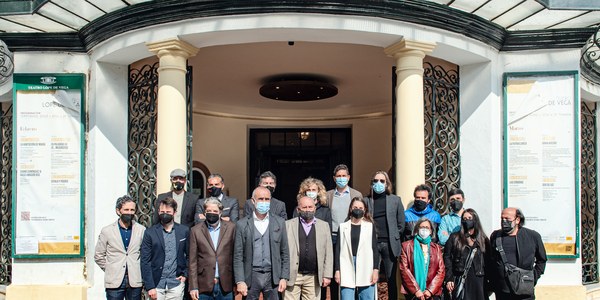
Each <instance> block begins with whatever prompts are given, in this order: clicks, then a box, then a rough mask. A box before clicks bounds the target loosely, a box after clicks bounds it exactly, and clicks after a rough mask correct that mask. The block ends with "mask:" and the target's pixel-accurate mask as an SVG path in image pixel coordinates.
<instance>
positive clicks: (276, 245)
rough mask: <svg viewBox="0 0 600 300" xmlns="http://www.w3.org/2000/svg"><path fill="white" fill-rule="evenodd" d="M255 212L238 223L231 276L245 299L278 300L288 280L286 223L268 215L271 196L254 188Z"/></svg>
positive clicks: (288, 261) (265, 190) (260, 189)
mask: <svg viewBox="0 0 600 300" xmlns="http://www.w3.org/2000/svg"><path fill="white" fill-rule="evenodd" d="M252 201H253V204H254V206H255V207H256V209H255V210H254V213H252V215H249V216H246V217H244V218H243V219H241V220H239V221H238V222H237V226H236V233H235V244H234V250H233V274H234V278H235V282H236V284H237V291H238V292H239V293H241V294H242V296H244V297H245V298H247V299H251V300H254V299H258V298H259V296H260V293H261V292H262V293H263V299H265V300H277V299H278V293H277V292H280V293H281V292H283V291H285V288H286V281H287V280H288V279H289V278H290V257H289V254H290V253H289V250H288V243H287V235H286V230H285V221H284V220H283V219H282V218H281V217H279V216H276V215H273V214H270V213H269V207H270V203H271V192H269V190H268V189H267V188H265V187H261V186H259V187H257V188H256V189H254V191H253V192H252Z"/></svg>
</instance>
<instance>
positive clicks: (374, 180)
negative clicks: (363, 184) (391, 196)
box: [373, 179, 385, 184]
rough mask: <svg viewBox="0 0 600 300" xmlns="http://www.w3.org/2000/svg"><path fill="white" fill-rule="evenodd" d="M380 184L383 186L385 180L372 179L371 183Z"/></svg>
mask: <svg viewBox="0 0 600 300" xmlns="http://www.w3.org/2000/svg"><path fill="white" fill-rule="evenodd" d="M377 182H381V183H384V184H385V179H373V183H377Z"/></svg>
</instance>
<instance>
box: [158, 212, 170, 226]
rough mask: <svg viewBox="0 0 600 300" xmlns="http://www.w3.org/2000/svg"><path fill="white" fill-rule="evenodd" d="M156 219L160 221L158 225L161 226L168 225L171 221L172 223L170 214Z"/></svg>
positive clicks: (161, 215)
mask: <svg viewBox="0 0 600 300" xmlns="http://www.w3.org/2000/svg"><path fill="white" fill-rule="evenodd" d="M158 218H159V219H160V223H161V224H163V225H166V224H169V223H171V221H173V215H170V214H160V216H158Z"/></svg>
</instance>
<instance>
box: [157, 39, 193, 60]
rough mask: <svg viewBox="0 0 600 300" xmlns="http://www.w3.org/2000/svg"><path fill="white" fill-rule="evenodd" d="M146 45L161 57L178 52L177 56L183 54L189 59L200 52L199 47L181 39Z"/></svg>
mask: <svg viewBox="0 0 600 300" xmlns="http://www.w3.org/2000/svg"><path fill="white" fill-rule="evenodd" d="M146 47H148V50H150V52H152V53H154V54H156V56H158V57H159V58H160V57H161V56H163V55H165V54H167V53H171V54H174V53H177V54H176V56H182V57H185V58H186V59H187V58H189V57H192V56H194V55H196V53H198V48H196V47H194V46H192V45H191V44H189V43H187V42H185V41H182V40H180V39H170V40H165V41H160V42H153V43H146Z"/></svg>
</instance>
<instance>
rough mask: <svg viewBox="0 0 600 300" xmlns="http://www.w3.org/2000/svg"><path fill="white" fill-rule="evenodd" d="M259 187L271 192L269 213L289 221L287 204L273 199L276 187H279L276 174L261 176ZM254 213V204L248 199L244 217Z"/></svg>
mask: <svg viewBox="0 0 600 300" xmlns="http://www.w3.org/2000/svg"><path fill="white" fill-rule="evenodd" d="M258 186H262V187H266V188H267V189H269V191H270V192H271V207H270V209H269V212H270V213H271V214H272V215H277V216H280V217H282V218H283V219H284V220H287V211H286V209H285V202H283V201H281V200H278V199H275V198H273V193H274V192H275V187H276V186H277V177H275V174H273V172H271V171H266V172H263V173H262V174H260V179H259V181H258ZM252 212H254V204H252V199H248V200H246V204H244V216H249V215H252Z"/></svg>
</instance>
